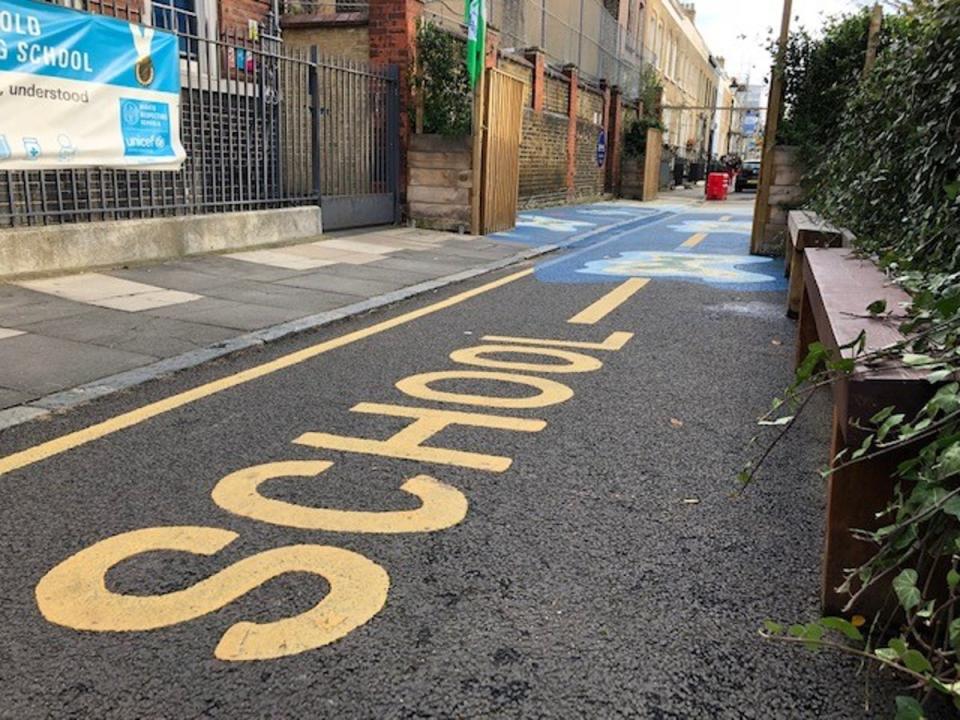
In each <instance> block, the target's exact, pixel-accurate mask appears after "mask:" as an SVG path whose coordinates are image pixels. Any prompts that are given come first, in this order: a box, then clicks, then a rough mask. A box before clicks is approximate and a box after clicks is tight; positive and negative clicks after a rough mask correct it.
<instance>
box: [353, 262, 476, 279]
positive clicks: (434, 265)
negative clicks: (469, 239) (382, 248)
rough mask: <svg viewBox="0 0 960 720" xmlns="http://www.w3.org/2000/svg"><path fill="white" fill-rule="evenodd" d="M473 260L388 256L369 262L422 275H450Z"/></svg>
mask: <svg viewBox="0 0 960 720" xmlns="http://www.w3.org/2000/svg"><path fill="white" fill-rule="evenodd" d="M475 264H476V263H475V262H470V261H467V260H464V261H463V262H460V263H452V262H438V261H436V260H432V259H431V260H427V259H424V260H411V259H409V258H402V257H389V258H387V259H386V260H377V262H374V263H370V266H372V267H379V268H386V269H389V270H403V271H407V272H414V273H418V274H420V275H422V276H424V277H442V276H444V275H451V274H453V273H455V272H459V271H460V270H466V269H467V268H468V267H472V266H473V265H475Z"/></svg>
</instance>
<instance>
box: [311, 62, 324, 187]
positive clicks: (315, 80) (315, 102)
mask: <svg viewBox="0 0 960 720" xmlns="http://www.w3.org/2000/svg"><path fill="white" fill-rule="evenodd" d="M319 66H320V53H319V51H318V50H317V46H316V45H312V46H311V47H310V144H311V148H310V172H311V173H312V174H313V195H314V197H315V198H316V199H317V205H318V206H322V205H323V201H322V199H321V197H320V191H321V188H320V67H319Z"/></svg>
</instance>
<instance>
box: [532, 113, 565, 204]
mask: <svg viewBox="0 0 960 720" xmlns="http://www.w3.org/2000/svg"><path fill="white" fill-rule="evenodd" d="M567 123H568V118H567V116H566V115H559V114H557V113H551V112H536V111H535V110H533V109H531V108H526V109H525V110H524V111H523V143H522V144H521V145H520V207H521V208H531V207H543V206H544V205H558V204H560V203H562V202H564V201H565V200H566V199H567Z"/></svg>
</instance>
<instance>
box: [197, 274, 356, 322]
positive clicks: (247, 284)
mask: <svg viewBox="0 0 960 720" xmlns="http://www.w3.org/2000/svg"><path fill="white" fill-rule="evenodd" d="M210 293H211V294H210V297H211V298H218V299H221V300H230V301H233V302H238V303H246V304H250V305H263V306H266V307H275V308H289V309H291V310H300V311H302V312H303V314H304V315H308V314H310V313H314V312H321V311H323V310H330V309H331V308H335V307H340V306H341V305H349V304H350V303H351V302H353V301H355V300H356V298H354V297H353V296H345V295H334V294H331V293H323V292H319V291H316V290H304V289H301V288H297V287H290V286H288V285H281V284H279V283H261V282H257V281H255V280H239V281H237V282H235V283H231V284H229V285H222V286H220V287H218V288H214V289H213V290H211V291H210Z"/></svg>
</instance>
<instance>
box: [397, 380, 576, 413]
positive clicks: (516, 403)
mask: <svg viewBox="0 0 960 720" xmlns="http://www.w3.org/2000/svg"><path fill="white" fill-rule="evenodd" d="M445 380H492V381H495V382H502V383H507V384H510V385H526V386H528V387H532V388H535V389H536V390H537V394H536V395H533V396H530V397H497V396H494V395H467V394H464V393H455V392H444V391H442V390H434V389H433V388H432V387H430V385H431V384H432V383H435V382H442V381H445ZM397 389H398V390H400V392H403V393H406V394H407V395H409V396H410V397H415V398H418V399H420V400H434V401H436V402H445V403H460V404H462V405H479V406H481V407H492V408H512V409H523V408H542V407H549V406H550V405H559V404H560V403H562V402H566V401H567V400H569V399H570V398H572V397H573V390H571V389H570V388H569V387H567V386H566V385H563V384H562V383H558V382H556V381H554V380H547V379H545V378H538V377H530V376H529V375H517V374H514V373H502V372H489V371H486V370H444V371H441V372H431V373H423V374H421V375H411V376H410V377H408V378H404V379H403V380H401V381H400V382H398V383H397Z"/></svg>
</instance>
